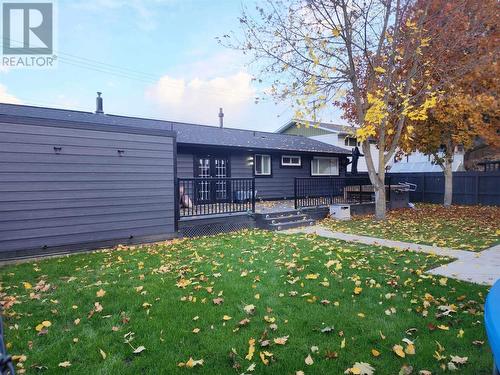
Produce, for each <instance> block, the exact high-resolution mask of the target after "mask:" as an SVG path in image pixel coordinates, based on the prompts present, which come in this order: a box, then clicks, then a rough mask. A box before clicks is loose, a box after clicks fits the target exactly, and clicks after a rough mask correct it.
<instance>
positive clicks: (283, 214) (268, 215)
mask: <svg viewBox="0 0 500 375" xmlns="http://www.w3.org/2000/svg"><path fill="white" fill-rule="evenodd" d="M302 214H303V213H302V211H301V210H293V211H281V212H268V213H265V214H263V213H260V214H258V216H261V217H262V218H265V219H271V218H277V217H287V216H293V215H302Z"/></svg>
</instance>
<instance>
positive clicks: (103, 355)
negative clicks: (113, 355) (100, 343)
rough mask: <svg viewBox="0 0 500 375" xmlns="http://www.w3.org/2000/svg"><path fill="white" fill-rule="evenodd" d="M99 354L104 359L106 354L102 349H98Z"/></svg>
mask: <svg viewBox="0 0 500 375" xmlns="http://www.w3.org/2000/svg"><path fill="white" fill-rule="evenodd" d="M99 353H101V357H102V359H106V352H105V351H104V350H102V349H99Z"/></svg>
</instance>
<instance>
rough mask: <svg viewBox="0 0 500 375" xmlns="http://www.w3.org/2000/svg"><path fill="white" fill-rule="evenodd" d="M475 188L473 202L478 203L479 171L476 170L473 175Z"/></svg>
mask: <svg viewBox="0 0 500 375" xmlns="http://www.w3.org/2000/svg"><path fill="white" fill-rule="evenodd" d="M475 177H476V178H475V189H474V193H475V203H476V204H479V173H477V172H476V176H475Z"/></svg>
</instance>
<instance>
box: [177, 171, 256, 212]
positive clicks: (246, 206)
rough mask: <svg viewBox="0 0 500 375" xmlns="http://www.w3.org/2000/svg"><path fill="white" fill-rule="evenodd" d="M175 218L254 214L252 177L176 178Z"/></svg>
mask: <svg viewBox="0 0 500 375" xmlns="http://www.w3.org/2000/svg"><path fill="white" fill-rule="evenodd" d="M177 189H178V193H179V194H178V197H179V202H178V215H177V217H178V218H182V217H193V216H206V215H218V214H230V213H237V212H255V179H254V178H230V177H225V178H217V177H212V178H179V179H177Z"/></svg>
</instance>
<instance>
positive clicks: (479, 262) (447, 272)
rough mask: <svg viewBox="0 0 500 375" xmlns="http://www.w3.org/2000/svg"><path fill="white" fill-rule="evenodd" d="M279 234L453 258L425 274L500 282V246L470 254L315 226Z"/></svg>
mask: <svg viewBox="0 0 500 375" xmlns="http://www.w3.org/2000/svg"><path fill="white" fill-rule="evenodd" d="M283 233H287V234H293V233H314V234H317V235H318V236H321V237H327V238H334V239H337V240H343V241H349V242H359V243H362V244H366V245H379V246H386V247H392V248H396V249H401V250H410V251H415V252H422V253H428V254H435V255H439V256H445V257H450V258H455V259H456V260H455V261H453V262H451V263H448V264H445V265H443V266H440V267H437V268H434V269H432V270H429V271H427V272H428V273H432V274H434V275H442V276H446V277H451V278H454V279H458V280H464V281H469V282H473V283H476V284H484V285H493V284H494V282H495V281H496V280H497V279H500V245H496V246H493V247H491V248H489V249H486V250H483V251H481V252H472V251H465V250H454V249H450V248H445V247H436V246H430V245H419V244H415V243H410V242H402V241H393V240H386V239H382V238H375V237H368V236H359V235H356V234H348V233H341V232H332V231H331V230H328V229H326V228H324V227H321V226H319V225H315V226H312V227H303V228H296V229H289V230H286V231H283Z"/></svg>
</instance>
